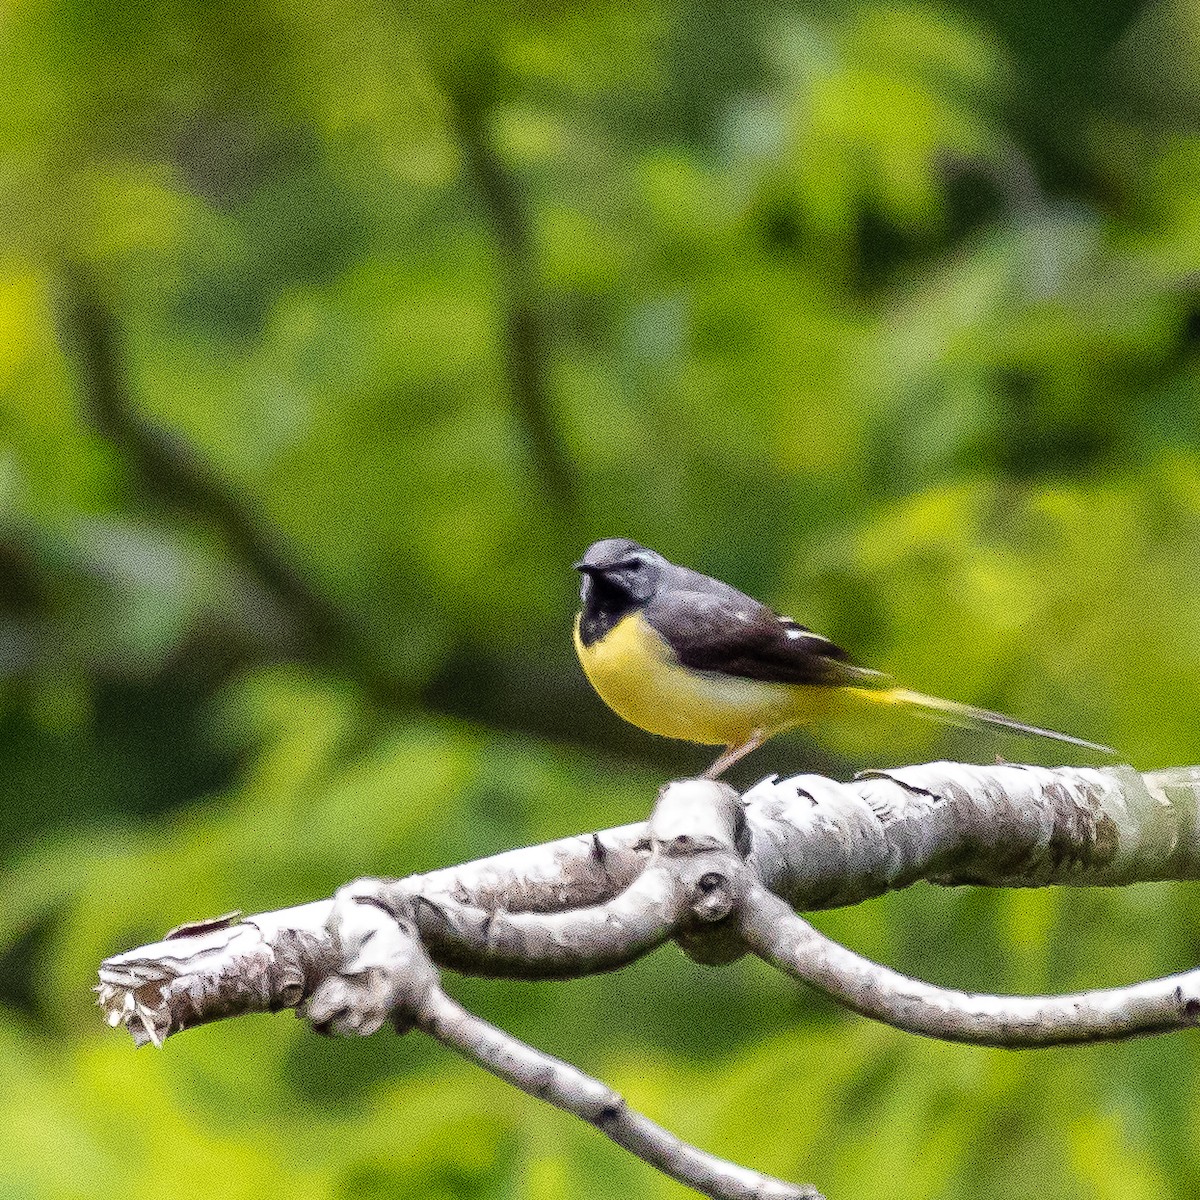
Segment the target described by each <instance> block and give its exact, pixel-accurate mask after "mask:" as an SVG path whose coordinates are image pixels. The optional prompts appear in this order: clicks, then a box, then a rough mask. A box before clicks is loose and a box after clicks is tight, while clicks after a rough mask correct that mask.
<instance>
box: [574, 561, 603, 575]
mask: <svg viewBox="0 0 1200 1200" xmlns="http://www.w3.org/2000/svg"><path fill="white" fill-rule="evenodd" d="M571 570H572V571H578V572H579V573H580V574H581V575H599V574H600V568H599V567H597V566H594V565H593V564H592V563H586V562H583V561H582V560H580V561H579V562H577V563H572V564H571Z"/></svg>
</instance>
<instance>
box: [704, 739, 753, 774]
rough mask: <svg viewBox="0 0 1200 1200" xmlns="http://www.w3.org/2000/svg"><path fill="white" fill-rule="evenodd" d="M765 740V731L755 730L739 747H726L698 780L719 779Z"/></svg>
mask: <svg viewBox="0 0 1200 1200" xmlns="http://www.w3.org/2000/svg"><path fill="white" fill-rule="evenodd" d="M766 740H767V731H766V730H765V729H756V730H755V731H754V732H753V733H752V734H751V735H750V736H749V738H747V739H746V741H744V742H742V743H741V745H738V746H726V747H725V750H724V751H723V752H722V753H721V754H719V755H718V756H717V758H716V761H715V762H714V763H713V765H712V766H711V767H709V768H708V770H707V771H705V772H704V774H703V775H702V776H701V777H700V778H701V779H719V778H720V777H721V776H722V775H724V774H725V772H726V771H728V770H729V768H730V767H732V766H733V764H734V763H735V762H737V761H739V759H743V758H745V757H746V755H747V754H749V753H750V751H751V750H757V749H758V748H759V746H761V745H762V744H763V742H765V741H766Z"/></svg>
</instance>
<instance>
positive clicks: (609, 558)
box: [576, 538, 659, 571]
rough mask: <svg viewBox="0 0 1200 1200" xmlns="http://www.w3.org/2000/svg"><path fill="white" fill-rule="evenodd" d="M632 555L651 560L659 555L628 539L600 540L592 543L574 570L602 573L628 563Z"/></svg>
mask: <svg viewBox="0 0 1200 1200" xmlns="http://www.w3.org/2000/svg"><path fill="white" fill-rule="evenodd" d="M634 555H642V556H645V557H646V558H648V559H652V560H657V559H658V558H659V555H657V554H655V552H654V551H653V550H647V549H646V547H645V546H639V545H638V544H637V542H634V541H631V540H630V539H629V538H602V539H601V540H600V541H598V542H593V543H592V544H591V545H590V546H589V547H588V548H587V550H585V551H584V555H583V558H581V559H580V560H579V562H578V563H577V564H576V569H577V570H583V571H586V570H587V569H588V568H591V569H593V570H596V571H604V570H607V569H608V568H609V567H615V566H617V565H618V564H621V563H626V562H628V561H629V560H630V559H631V558H633V557H634Z"/></svg>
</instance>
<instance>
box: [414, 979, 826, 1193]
mask: <svg viewBox="0 0 1200 1200" xmlns="http://www.w3.org/2000/svg"><path fill="white" fill-rule="evenodd" d="M418 1023H419V1025H420V1027H421V1028H422V1029H424V1030H425V1031H426V1032H427V1033H429V1034H431V1035H432V1036H433V1037H435V1038H437V1040H438V1041H439V1042H442V1043H443V1044H444V1045H447V1046H451V1047H453V1048H454V1049H455V1050H457V1051H458V1052H459V1053H460V1054H463V1055H465V1056H466V1057H467V1058H471V1059H474V1061H475V1062H477V1063H479V1065H480V1066H482V1067H484V1068H485V1069H486V1070H488V1071H490V1072H491V1073H492V1074H493V1075H497V1076H499V1077H500V1078H501V1079H503V1080H505V1081H506V1082H508V1083H511V1084H512V1085H513V1086H514V1087H518V1088H520V1089H521V1091H523V1092H527V1093H528V1094H529V1095H531V1096H536V1097H537V1098H538V1099H539V1100H545V1101H547V1102H548V1103H550V1104H553V1105H555V1107H557V1108H561V1109H563V1110H564V1111H565V1112H569V1113H574V1115H575V1116H577V1117H580V1118H581V1119H583V1120H584V1121H587V1122H588V1123H589V1124H591V1125H595V1126H596V1128H597V1129H599V1130H600V1132H601V1133H603V1134H605V1135H606V1136H608V1137H610V1138H612V1140H613V1141H614V1142H616V1143H617V1145H618V1146H623V1147H624V1148H625V1149H626V1150H629V1151H631V1152H632V1153H633V1154H636V1155H637V1156H638V1158H640V1159H642V1160H643V1161H644V1162H648V1163H649V1164H650V1165H651V1166H653V1167H657V1168H658V1169H659V1170H660V1171H662V1172H663V1174H665V1175H669V1176H670V1177H671V1178H672V1179H675V1180H678V1181H679V1182H680V1183H683V1184H686V1185H687V1186H688V1187H691V1188H694V1189H695V1190H696V1191H698V1192H700V1193H701V1195H704V1196H712V1197H719V1198H720V1200H821V1198H820V1193H819V1192H817V1191H816V1190H815V1189H814V1188H811V1187H805V1186H797V1185H796V1184H791V1183H784V1182H782V1181H781V1180H778V1179H772V1178H771V1177H770V1176H768V1175H761V1174H759V1172H757V1171H750V1170H747V1169H746V1168H745V1167H740V1166H738V1165H737V1164H735V1163H731V1162H727V1161H726V1160H725V1159H721V1158H717V1157H715V1156H714V1155H711V1154H705V1153H704V1151H703V1150H698V1149H696V1148H695V1147H694V1146H689V1145H688V1144H687V1142H684V1141H681V1140H680V1139H679V1138H677V1137H675V1136H674V1134H671V1133H668V1132H667V1131H666V1130H665V1129H663V1128H662V1127H661V1126H659V1125H656V1124H655V1123H654V1122H653V1121H651V1120H649V1119H648V1118H647V1117H643V1116H642V1115H641V1114H640V1113H636V1112H634V1111H633V1110H632V1109H631V1108H630V1107H629V1105H628V1104H626V1103H625V1101H624V1099H623V1098H622V1097H621V1096H620V1095H619V1094H618V1093H616V1092H614V1091H613V1090H612V1089H611V1088H609V1087H606V1086H605V1085H604V1084H602V1083H600V1082H599V1081H598V1080H596V1079H593V1078H591V1077H590V1076H588V1075H585V1074H584V1073H583V1072H582V1071H580V1070H578V1069H577V1068H576V1067H573V1066H570V1065H569V1064H568V1063H565V1062H563V1061H562V1060H561V1059H557V1058H553V1057H551V1056H550V1055H548V1054H543V1053H542V1052H541V1051H540V1050H535V1049H534V1048H533V1047H532V1046H527V1045H526V1044H525V1043H524V1042H520V1041H518V1040H517V1039H516V1038H514V1037H510V1036H509V1035H508V1034H506V1033H503V1032H502V1031H501V1030H499V1029H497V1028H496V1027H495V1026H494V1025H489V1024H488V1023H487V1022H486V1021H483V1020H481V1019H480V1018H479V1017H476V1016H474V1015H472V1014H471V1013H469V1012H467V1011H466V1010H465V1009H464V1008H462V1007H461V1006H460V1005H458V1004H456V1003H455V1002H454V1001H453V1000H451V999H450V998H449V997H448V996H447V995H446V994H445V993H444V992H441V991H438V992H435V993H433V995H432V996H431V997H430V999H429V1001H428V1006H427V1008H426V1009H425V1011H424V1012H423V1013H422V1015H421V1017H420V1018H419V1021H418Z"/></svg>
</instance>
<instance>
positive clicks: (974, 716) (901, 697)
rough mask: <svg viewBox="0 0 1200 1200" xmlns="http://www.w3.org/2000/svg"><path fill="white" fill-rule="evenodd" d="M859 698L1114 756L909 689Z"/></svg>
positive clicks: (983, 710) (1054, 733) (1047, 731)
mask: <svg viewBox="0 0 1200 1200" xmlns="http://www.w3.org/2000/svg"><path fill="white" fill-rule="evenodd" d="M862 694H863V695H864V696H869V697H870V698H871V699H872V700H875V701H877V702H879V703H883V704H899V705H903V706H905V707H912V708H916V709H920V710H921V711H922V712H923V713H925V714H926V715H927V716H930V717H933V718H934V719H935V720H939V721H945V722H946V724H948V725H961V726H965V727H966V728H968V729H972V728H974V729H978V728H980V727H987V726H989V725H991V726H995V727H997V728H999V729H1007V730H1009V731H1011V732H1012V733H1020V734H1024V735H1025V736H1026V737H1040V738H1051V739H1053V740H1054V741H1056V742H1068V743H1070V744H1071V745H1072V746H1082V747H1083V748H1084V749H1085V750H1095V751H1097V752H1098V753H1100V754H1112V755H1115V754H1116V751H1115V750H1114V749H1112V747H1111V746H1101V745H1100V744H1099V743H1098V742H1088V741H1085V740H1084V739H1083V738H1077V737H1071V735H1070V734H1068V733H1059V732H1057V731H1056V730H1054V729H1042V728H1040V727H1039V726H1037V725H1026V724H1025V723H1024V722H1023V721H1015V720H1013V718H1012V717H1006V716H1005V715H1004V714H1003V713H998V712H990V711H989V710H988V709H986V708H973V707H972V706H971V705H969V704H959V703H957V702H956V701H954V700H942V699H940V698H939V697H937V696H925V695H922V694H921V693H920V692H911V691H909V690H908V688H886V689H880V690H879V691H867V690H865V689H864V690H863V692H862Z"/></svg>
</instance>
